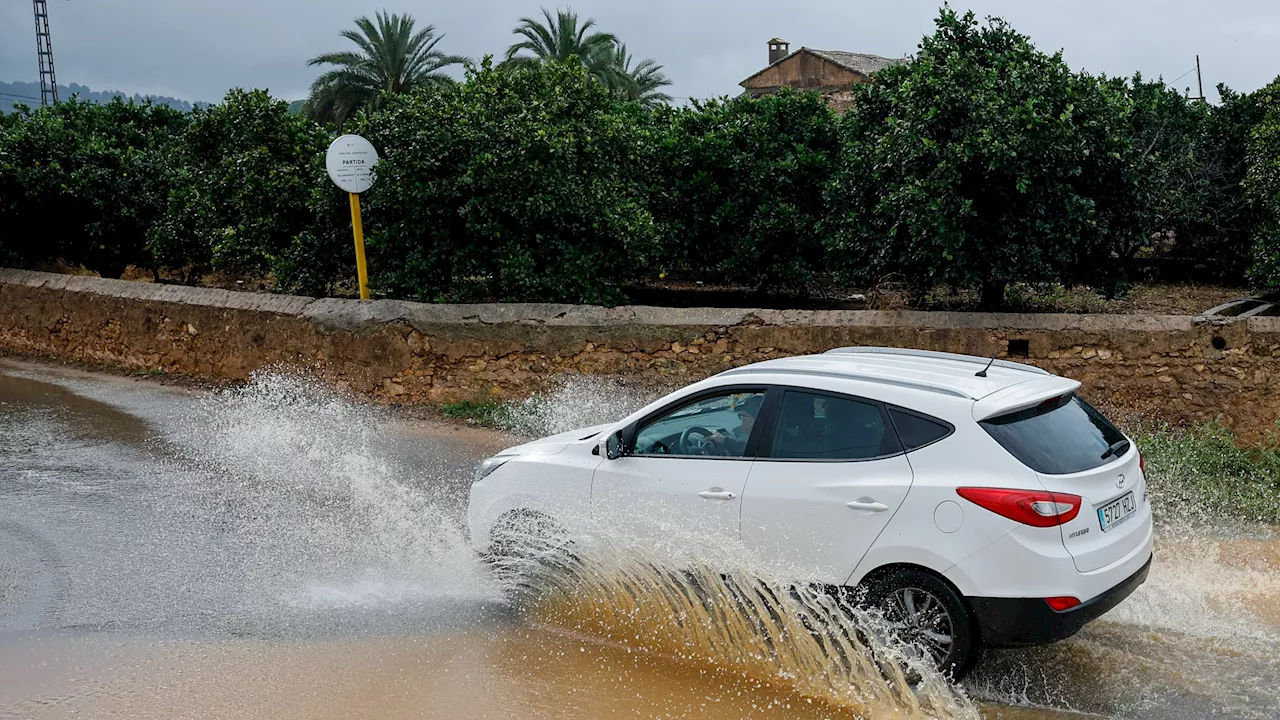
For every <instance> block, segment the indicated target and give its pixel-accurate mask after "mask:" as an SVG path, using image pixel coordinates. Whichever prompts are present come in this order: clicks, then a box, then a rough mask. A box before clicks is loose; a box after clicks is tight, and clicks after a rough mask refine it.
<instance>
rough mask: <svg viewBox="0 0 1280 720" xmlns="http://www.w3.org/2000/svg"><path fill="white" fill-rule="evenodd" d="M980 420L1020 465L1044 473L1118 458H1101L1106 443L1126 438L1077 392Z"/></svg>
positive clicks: (1063, 471)
mask: <svg viewBox="0 0 1280 720" xmlns="http://www.w3.org/2000/svg"><path fill="white" fill-rule="evenodd" d="M979 424H980V425H982V428H983V429H984V430H986V431H987V433H988V434H990V435H991V437H993V438H995V440H996V442H998V443H1000V445H1001V447H1003V448H1004V449H1005V450H1008V451H1009V452H1010V453H1011V454H1012V455H1013V456H1014V457H1016V458H1018V459H1019V460H1021V461H1022V464H1024V465H1026V466H1027V467H1029V468H1031V469H1032V470H1035V471H1036V472H1040V473H1044V474H1046V475H1066V474H1069V473H1078V472H1084V471H1085V470H1092V469H1093V468H1096V467H1101V466H1103V465H1106V464H1107V463H1108V462H1111V461H1112V460H1113V459H1114V458H1110V457H1108V458H1104V457H1103V455H1104V454H1105V453H1106V452H1107V448H1108V447H1110V446H1111V445H1112V444H1114V443H1116V442H1119V441H1120V440H1123V439H1124V434H1122V433H1121V432H1120V431H1119V430H1117V429H1116V427H1115V426H1114V425H1112V424H1111V423H1110V422H1109V421H1108V420H1107V419H1106V418H1105V417H1103V416H1102V413H1100V412H1098V411H1097V410H1095V409H1094V408H1093V406H1091V405H1089V403H1087V402H1085V401H1084V400H1083V399H1081V398H1080V397H1079V396H1077V395H1074V394H1072V395H1064V396H1062V397H1059V398H1054V399H1052V400H1046V401H1045V402H1043V403H1040V404H1039V405H1037V406H1035V407H1032V408H1027V409H1026V410H1019V411H1018V412H1016V413H1010V414H1009V415H1001V416H999V417H994V418H991V419H989V420H984V421H982V422H981V423H979Z"/></svg>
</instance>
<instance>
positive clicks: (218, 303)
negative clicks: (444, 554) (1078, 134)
mask: <svg viewBox="0 0 1280 720" xmlns="http://www.w3.org/2000/svg"><path fill="white" fill-rule="evenodd" d="M4 284H9V285H26V286H30V287H45V288H49V289H53V290H65V291H68V292H80V293H90V294H97V295H103V296H107V297H116V298H125V299H130V300H144V301H153V302H163V303H175V304H185V305H194V306H204V307H212V308H226V309H234V310H254V311H261V312H268V313H274V314H280V315H296V316H300V317H302V318H304V319H306V320H308V321H310V322H311V323H313V324H314V325H316V326H317V327H320V328H323V329H327V330H355V329H358V328H362V327H368V326H370V325H371V324H386V323H403V324H405V325H408V326H410V327H413V328H416V329H419V330H426V329H428V328H433V327H440V326H450V325H452V326H459V325H463V326H485V325H528V326H560V327H586V326H593V327H601V326H625V325H639V326H652V327H687V328H724V327H730V326H735V325H762V326H789V327H840V326H862V327H914V328H921V329H932V328H936V329H991V330H1003V331H1014V332H1015V333H1016V332H1017V331H1025V332H1036V331H1047V332H1052V331H1060V330H1077V331H1086V332H1106V331H1124V330H1129V331H1135V332H1170V331H1173V332H1189V331H1191V330H1193V329H1194V328H1195V327H1196V326H1197V324H1198V320H1197V318H1196V317H1193V316H1189V315H1188V316H1183V315H1117V314H1096V315H1076V314H1067V313H983V312H938V311H916V310H765V309H760V308H666V307H652V306H646V305H629V306H621V307H613V308H606V307H600V306H594V305H562V304H550V303H486V304H430V303H417V302H407V301H402V300H372V301H361V300H345V299H340V298H321V299H316V298H310V297H300V296H295V295H274V294H267V293H253V292H239V291H233V290H220V289H215V288H197V287H187V286H183V285H163V284H155V283H147V282H136V281H128V280H111V279H106V278H98V277H90V276H81V275H62V274H56V273H43V272H34V271H30V270H14V269H8V268H0V285H4ZM1246 322H1247V328H1248V330H1249V331H1251V332H1263V333H1272V332H1280V318H1260V317H1254V318H1248V319H1247V320H1246Z"/></svg>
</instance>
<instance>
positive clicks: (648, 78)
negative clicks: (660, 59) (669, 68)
mask: <svg viewBox="0 0 1280 720" xmlns="http://www.w3.org/2000/svg"><path fill="white" fill-rule="evenodd" d="M631 61H632V57H631V55H630V53H628V52H627V46H626V45H623V44H619V45H618V46H617V47H616V48H615V49H614V51H613V57H612V58H611V62H610V68H609V77H608V82H609V85H610V86H611V87H613V89H614V90H616V91H618V92H620V93H622V95H623V96H625V97H626V98H627V99H628V100H635V101H637V102H639V103H640V104H642V105H644V106H645V107H648V108H651V107H653V106H655V105H658V104H659V103H666V102H671V96H670V95H668V94H666V93H664V92H662V91H661V88H664V87H667V86H668V85H670V84H671V81H670V80H668V79H667V76H666V75H663V74H662V66H661V65H659V64H658V63H657V62H656V61H654V60H652V59H647V60H641V61H640V63H639V64H638V65H636V66H635V67H632V66H631Z"/></svg>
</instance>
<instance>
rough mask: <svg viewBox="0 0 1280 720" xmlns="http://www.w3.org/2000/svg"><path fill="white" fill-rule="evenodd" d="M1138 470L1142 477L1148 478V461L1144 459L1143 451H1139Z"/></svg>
mask: <svg viewBox="0 0 1280 720" xmlns="http://www.w3.org/2000/svg"><path fill="white" fill-rule="evenodd" d="M1138 469H1139V470H1141V471H1142V477H1146V476H1147V459H1146V458H1144V457H1142V451H1141V450H1139V451H1138Z"/></svg>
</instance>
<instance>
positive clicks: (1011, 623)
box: [968, 555, 1155, 647]
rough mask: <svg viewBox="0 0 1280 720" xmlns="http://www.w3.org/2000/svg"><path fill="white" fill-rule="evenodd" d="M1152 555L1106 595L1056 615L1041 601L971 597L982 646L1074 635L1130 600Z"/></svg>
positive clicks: (1039, 641) (1033, 642) (1031, 642)
mask: <svg viewBox="0 0 1280 720" xmlns="http://www.w3.org/2000/svg"><path fill="white" fill-rule="evenodd" d="M1154 558H1155V556H1154V555H1152V556H1151V557H1149V558H1147V562H1146V564H1144V565H1143V566H1142V567H1141V568H1140V569H1139V570H1138V571H1137V572H1135V573H1134V574H1132V575H1130V576H1129V577H1128V578H1125V579H1124V580H1123V581H1121V582H1120V584H1118V585H1116V586H1115V587H1113V588H1111V589H1110V590H1107V591H1106V592H1104V593H1102V594H1101V595H1098V596H1097V597H1094V598H1092V599H1090V600H1089V601H1087V602H1085V603H1082V604H1080V605H1077V606H1075V607H1073V608H1071V609H1070V610H1064V611H1062V612H1058V611H1056V610H1054V609H1053V608H1051V607H1049V604H1048V603H1046V602H1045V601H1044V600H1043V599H1042V598H991V597H970V598H968V601H969V607H970V608H971V609H972V610H973V615H974V619H975V621H976V622H977V624H978V631H979V632H980V633H981V634H982V643H983V644H984V645H986V646H987V647H1017V646H1020V645H1043V644H1045V643H1051V642H1056V641H1058V640H1064V639H1066V638H1069V637H1071V636H1072V635H1075V634H1076V633H1077V632H1079V631H1080V628H1082V627H1084V626H1085V624H1086V623H1088V622H1089V621H1091V620H1094V619H1096V618H1097V617H1098V616H1100V615H1102V614H1103V613H1105V612H1107V611H1108V610H1110V609H1111V608H1113V607H1115V606H1116V605H1118V604H1120V601H1121V600H1124V599H1125V598H1127V597H1129V595H1130V594H1132V593H1133V591H1134V590H1137V589H1138V586H1139V585H1141V584H1142V583H1143V582H1144V581H1145V580H1146V579H1147V572H1148V571H1150V570H1151V561H1152V560H1153V559H1154Z"/></svg>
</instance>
